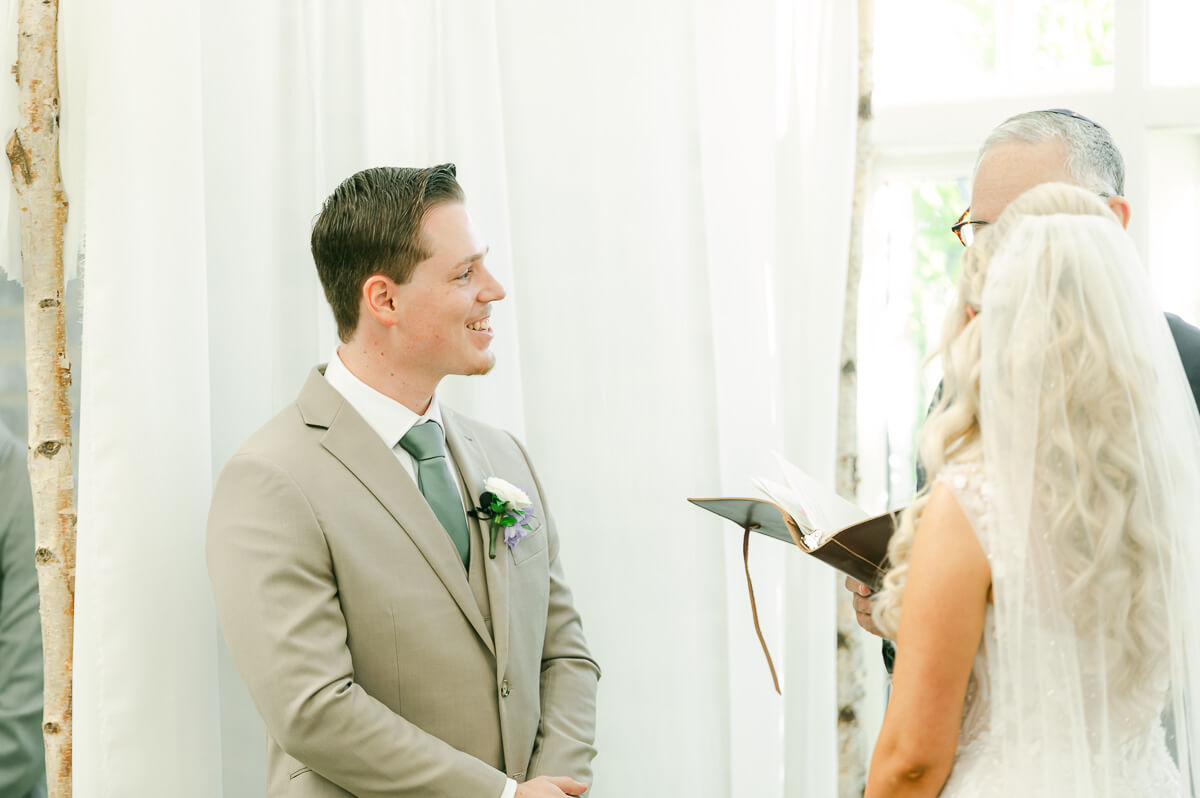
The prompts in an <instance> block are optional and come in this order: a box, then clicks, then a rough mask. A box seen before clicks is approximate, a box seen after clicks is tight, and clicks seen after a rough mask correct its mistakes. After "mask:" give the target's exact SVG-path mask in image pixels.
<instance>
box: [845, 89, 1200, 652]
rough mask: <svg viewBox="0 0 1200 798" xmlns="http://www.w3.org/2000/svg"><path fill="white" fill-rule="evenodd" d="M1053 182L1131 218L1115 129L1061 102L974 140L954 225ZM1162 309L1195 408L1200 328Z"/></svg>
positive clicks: (963, 226) (989, 217) (973, 223)
mask: <svg viewBox="0 0 1200 798" xmlns="http://www.w3.org/2000/svg"><path fill="white" fill-rule="evenodd" d="M1052 182H1057V183H1070V184H1072V185H1077V186H1081V187H1083V188H1086V189H1088V190H1089V191H1094V192H1095V193H1097V194H1099V195H1100V196H1101V197H1103V198H1104V201H1105V202H1106V203H1107V204H1108V207H1109V209H1110V210H1112V212H1113V213H1114V214H1116V216H1117V219H1118V220H1119V221H1120V222H1121V224H1122V225H1123V226H1126V227H1127V226H1128V225H1129V217H1130V212H1131V211H1130V206H1129V201H1128V200H1127V199H1125V197H1124V192H1125V162H1124V159H1123V158H1122V157H1121V152H1120V150H1118V149H1117V145H1116V143H1115V142H1114V141H1113V138H1112V136H1111V135H1110V134H1109V132H1108V131H1107V130H1106V129H1104V128H1103V127H1101V126H1100V125H1098V124H1097V123H1095V122H1093V121H1092V120H1090V119H1088V118H1087V117H1084V116H1081V115H1080V114H1077V113H1075V112H1074V111H1069V110H1067V109H1064V108H1058V109H1052V110H1046V111H1030V112H1027V113H1023V114H1018V115H1017V116H1014V117H1011V118H1009V119H1006V120H1005V121H1004V122H1002V123H1000V124H999V125H997V126H996V128H995V129H994V130H992V132H991V133H990V134H989V135H988V137H987V139H986V140H985V141H984V142H983V145H982V146H981V147H980V148H979V158H978V160H977V162H976V166H975V181H974V183H973V184H972V186H971V206H970V207H969V208H968V209H967V211H966V213H964V214H963V219H962V220H961V221H960V222H959V224H957V225H955V228H957V229H956V230H955V233H958V234H959V235H960V238H961V240H962V241H963V243H964V244H969V243H970V242H971V240H972V231H974V230H977V229H979V228H982V227H984V226H986V225H988V224H990V223H992V222H994V221H995V220H996V218H997V217H998V216H1000V214H1001V213H1002V212H1003V211H1004V209H1005V208H1006V207H1008V204H1009V203H1010V202H1012V201H1013V200H1014V199H1016V198H1017V197H1019V196H1020V195H1022V194H1024V193H1025V192H1026V191H1028V190H1029V189H1031V188H1033V187H1034V186H1037V185H1041V184H1042V183H1052ZM960 231H961V232H960ZM1166 317H1167V323H1168V325H1169V327H1170V330H1171V335H1172V337H1173V338H1174V339H1175V346H1176V348H1177V349H1178V350H1179V359H1180V360H1181V361H1182V363H1183V370H1184V372H1185V373H1186V374H1187V379H1188V383H1189V385H1190V386H1191V389H1192V396H1193V398H1194V399H1195V400H1196V404H1197V407H1198V408H1200V330H1198V329H1196V328H1195V327H1193V326H1192V325H1190V324H1188V323H1187V322H1185V321H1183V319H1181V318H1179V317H1178V316H1175V315H1173V314H1170V313H1168V314H1166ZM918 487H919V486H918ZM846 589H847V590H849V591H850V592H851V593H852V594H853V599H852V601H853V602H854V610H855V613H856V614H857V616H858V624H859V626H861V627H862V628H863V629H866V630H867V631H868V632H870V633H871V634H873V635H877V636H880V637H882V634H881V633H880V631H879V629H878V627H876V626H875V621H874V620H873V619H872V618H871V609H872V600H871V597H870V596H871V591H870V588H868V587H867V586H866V585H864V584H863V583H861V582H859V581H857V580H855V579H852V578H849V577H847V579H846ZM893 656H894V654H893V651H892V649H891V646H890V644H888V643H887V642H886V641H885V644H884V663H885V664H886V665H887V668H888V670H889V671H890V670H891V664H892V657H893Z"/></svg>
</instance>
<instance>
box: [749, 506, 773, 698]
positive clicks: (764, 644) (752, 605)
mask: <svg viewBox="0 0 1200 798" xmlns="http://www.w3.org/2000/svg"><path fill="white" fill-rule="evenodd" d="M751 529H758V524H751V525H749V526H747V527H745V530H746V536H745V537H744V538H742V562H744V563H745V564H746V587H747V588H749V589H750V612H751V613H752V614H753V615H754V631H755V632H757V633H758V642H759V643H761V644H762V650H763V654H764V655H766V657H767V667H768V668H770V669H771V681H772V682H774V683H775V692H776V693H779V695H783V692H782V691H780V689H779V677H778V676H776V675H775V663H773V662H772V661H771V652H770V651H768V650H767V640H766V638H765V637H763V633H762V626H760V625H759V623H758V604H757V603H755V601H754V583H753V582H751V581H750V530H751Z"/></svg>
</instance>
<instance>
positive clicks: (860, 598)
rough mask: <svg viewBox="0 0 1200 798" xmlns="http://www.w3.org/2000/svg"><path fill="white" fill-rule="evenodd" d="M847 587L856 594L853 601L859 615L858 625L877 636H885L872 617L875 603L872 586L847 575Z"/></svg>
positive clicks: (855, 611)
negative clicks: (872, 608)
mask: <svg viewBox="0 0 1200 798" xmlns="http://www.w3.org/2000/svg"><path fill="white" fill-rule="evenodd" d="M846 589H847V590H849V591H850V593H851V594H852V595H853V596H854V598H853V600H852V603H853V604H854V614H855V615H856V616H857V617H858V625H859V626H861V627H862V628H864V629H866V630H867V631H868V632H870V633H871V634H873V635H875V636H876V637H883V632H881V631H879V627H878V626H876V625H875V620H874V619H873V618H872V617H871V607H872V605H874V603H875V602H874V601H873V600H872V599H871V588H869V587H867V586H866V585H864V584H863V583H862V582H860V581H858V580H857V579H855V578H854V577H853V576H847V577H846Z"/></svg>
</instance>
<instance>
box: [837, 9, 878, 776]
mask: <svg viewBox="0 0 1200 798" xmlns="http://www.w3.org/2000/svg"><path fill="white" fill-rule="evenodd" d="M872 5H873V0H858V131H857V141H856V143H855V158H854V194H853V201H852V206H851V211H850V259H849V264H848V267H847V269H846V305H845V313H844V315H843V317H842V348H841V358H840V360H839V363H840V364H841V371H840V376H839V379H838V426H837V491H838V493H839V494H841V495H842V496H844V497H845V498H847V499H850V500H851V501H853V500H855V498H856V497H857V493H858V365H857V362H858V294H859V282H860V280H861V277H862V257H863V215H864V212H865V209H866V201H867V176H868V172H869V169H870V162H871V151H870V128H871V92H872V89H873V78H872V74H871V70H872V55H873V35H874V25H873V13H872V11H873V9H872ZM837 591H838V598H837V608H838V614H837V646H838V656H837V701H838V796H839V798H859V797H860V796H862V794H863V792H864V791H865V790H866V785H867V761H868V760H867V745H866V741H865V740H864V732H863V728H862V720H861V719H862V717H863V700H864V697H865V692H864V689H863V682H864V680H865V679H866V671H865V668H864V664H863V663H864V652H863V646H862V644H861V643H860V642H859V636H858V633H857V630H858V622H857V620H856V619H855V616H854V609H853V607H852V606H851V604H850V601H849V599H848V597H847V595H846V591H845V589H844V588H843V587H842V584H841V581H840V580H839V582H838V585H837Z"/></svg>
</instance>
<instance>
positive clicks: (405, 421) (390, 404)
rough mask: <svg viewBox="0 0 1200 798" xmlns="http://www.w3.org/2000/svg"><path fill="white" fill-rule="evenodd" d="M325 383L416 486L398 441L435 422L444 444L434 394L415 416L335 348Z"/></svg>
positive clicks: (413, 467) (505, 797)
mask: <svg viewBox="0 0 1200 798" xmlns="http://www.w3.org/2000/svg"><path fill="white" fill-rule="evenodd" d="M325 379H326V380H327V381H328V382H329V384H330V385H332V386H333V387H334V389H335V390H336V391H337V392H338V393H340V394H341V395H342V396H343V397H344V398H345V400H346V401H347V402H349V403H350V406H351V407H353V408H354V409H355V411H356V412H357V413H358V414H359V415H360V416H362V417H363V420H364V421H366V422H367V426H369V427H370V428H371V429H373V430H375V433H376V434H377V435H379V437H380V438H382V439H383V442H384V443H385V444H386V445H387V447H388V448H389V449H391V450H392V453H393V454H395V455H396V459H397V460H399V461H400V465H402V466H404V470H406V471H407V472H408V475H409V476H410V477H412V479H413V483H414V484H416V482H417V460H416V458H415V457H413V456H412V455H411V454H409V453H408V452H407V451H405V449H404V447H402V446H401V445H400V439H401V438H403V437H404V436H405V435H406V434H408V431H409V430H410V429H412V428H413V427H414V426H416V425H417V424H420V423H423V422H426V421H436V422H437V423H438V426H440V427H441V428H442V435H443V443H444V436H445V432H446V425H445V424H444V423H443V422H442V410H441V407H440V406H439V405H438V400H437V394H434V396H433V400H432V401H431V402H430V403H429V408H428V409H427V410H426V411H425V412H424V414H422V415H419V416H418V415H417V414H416V413H414V412H413V411H411V410H409V409H408V408H407V407H405V406H404V405H402V404H400V403H399V402H397V401H396V400H395V399H393V398H391V397H390V396H385V395H384V394H382V393H380V392H379V391H377V390H375V389H374V388H372V387H371V386H370V385H367V384H366V383H365V382H363V381H362V380H360V379H359V378H358V377H355V376H354V375H353V374H351V373H350V370H349V369H348V368H346V364H345V363H343V362H342V358H341V357H340V356H339V355H338V353H337V348H334V350H333V354H332V355H331V356H330V358H329V365H328V366H326V367H325ZM445 449H446V465H448V466H449V467H450V473H451V474H454V473H455V470H454V455H452V454H451V453H450V447H449V446H446V447H445ZM463 518H464V519H465V518H466V509H465V508H464V509H463ZM468 527H469V525H468ZM516 794H517V783H516V782H515V781H513V780H512V779H509V780H508V782H507V783H506V784H505V786H504V792H502V793H500V798H514V796H516Z"/></svg>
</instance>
